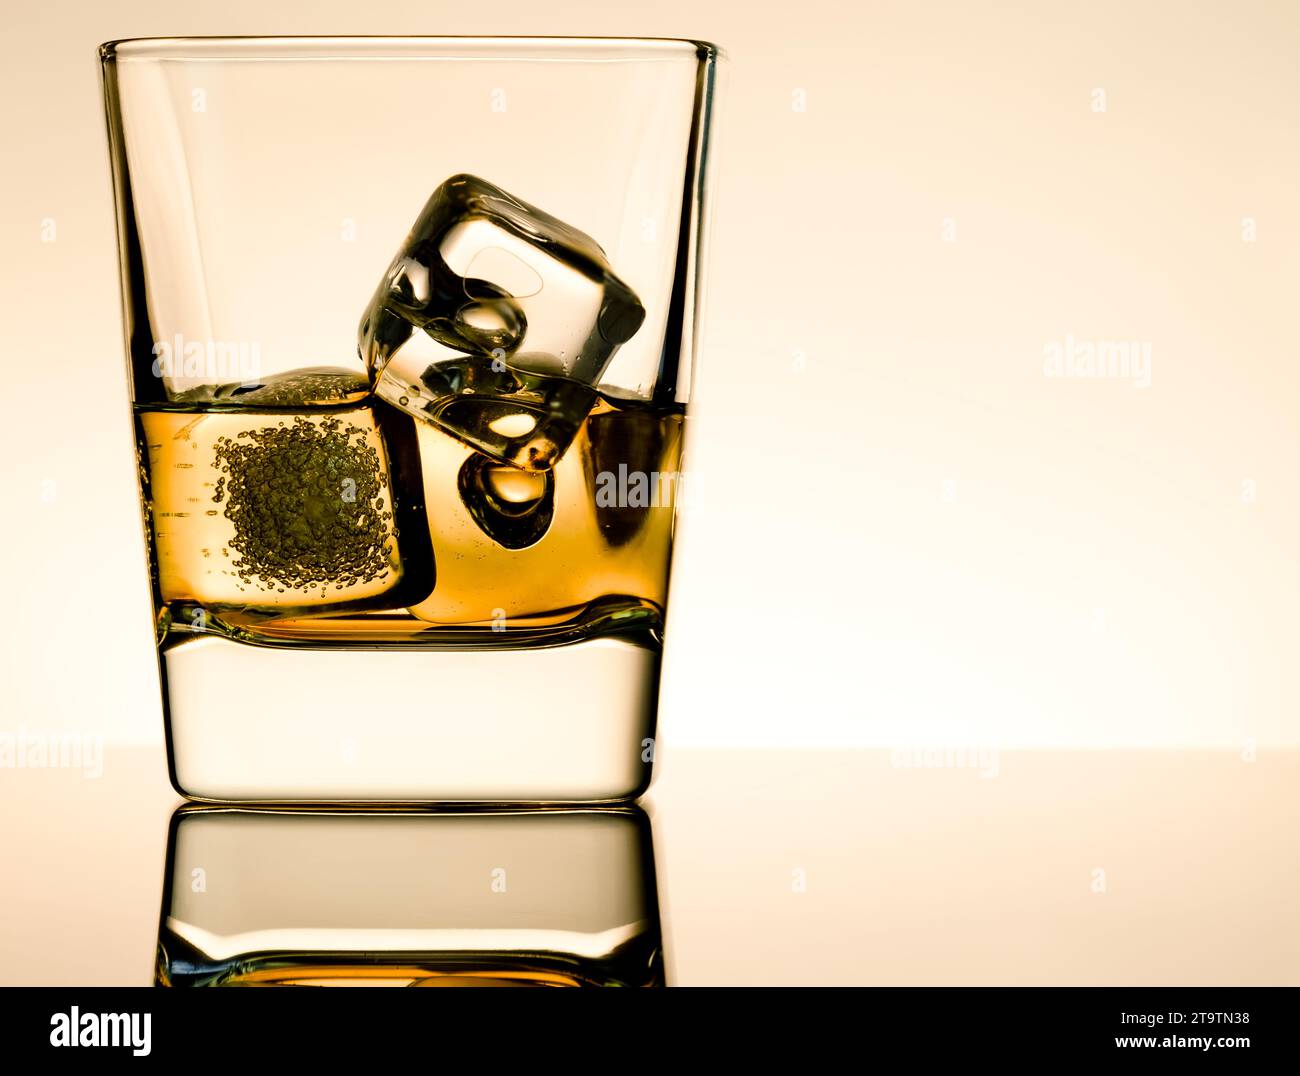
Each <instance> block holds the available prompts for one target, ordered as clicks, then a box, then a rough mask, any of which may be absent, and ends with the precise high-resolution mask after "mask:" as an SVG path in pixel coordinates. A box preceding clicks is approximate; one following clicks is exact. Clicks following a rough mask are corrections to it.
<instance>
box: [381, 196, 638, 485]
mask: <svg viewBox="0 0 1300 1076" xmlns="http://www.w3.org/2000/svg"><path fill="white" fill-rule="evenodd" d="M644 319H645V310H644V308H643V307H642V306H641V302H640V300H639V299H637V297H636V295H635V294H634V293H633V292H632V290H631V289H630V288H629V287H628V286H627V285H626V284H624V283H623V282H622V281H621V280H620V279H619V278H618V277H617V276H615V275H614V273H613V271H612V270H611V269H610V266H609V262H608V261H607V260H606V258H605V254H604V252H603V251H602V250H601V249H600V247H599V246H597V245H596V243H595V241H594V240H592V239H591V238H590V237H589V236H587V235H585V234H583V233H582V232H580V231H578V230H577V229H576V228H572V227H570V226H569V225H567V224H565V223H564V222H562V221H559V220H557V219H555V218H554V217H552V216H550V215H549V214H547V213H544V212H542V211H541V210H540V209H536V208H534V207H533V206H530V205H528V204H527V203H526V202H522V201H520V200H519V199H518V198H515V197H514V196H512V195H510V194H507V193H506V192H505V191H503V190H501V189H500V188H498V187H495V186H493V185H492V184H491V183H488V182H486V181H485V180H482V179H478V178H476V177H474V176H468V175H458V176H453V177H452V178H451V179H449V180H447V181H446V182H445V183H443V184H442V186H440V187H439V188H438V189H437V190H436V191H434V193H433V195H432V197H430V199H429V201H428V203H427V204H426V205H425V207H424V209H423V211H422V212H421V213H420V216H419V219H418V220H417V221H416V223H415V227H414V228H413V229H412V230H411V233H410V235H409V236H408V237H407V239H406V242H405V244H403V246H402V249H401V250H400V251H399V252H398V254H397V256H396V257H395V258H394V259H393V262H392V264H391V265H390V266H389V269H388V272H387V274H386V275H385V277H384V279H383V281H382V282H381V284H380V286H379V288H378V290H377V291H376V292H375V295H374V298H373V299H372V300H371V303H370V306H369V307H368V309H367V310H366V314H365V316H364V318H363V319H362V322H361V328H360V351H361V357H362V359H363V360H364V361H365V363H366V366H367V369H368V370H369V371H370V374H371V378H372V381H373V382H374V384H375V391H376V394H377V395H378V396H379V397H380V398H381V399H384V400H386V401H387V402H389V403H392V404H395V405H396V406H398V407H400V408H402V409H404V410H406V411H408V412H410V413H411V414H413V415H415V416H416V417H418V418H422V419H426V420H428V421H431V422H433V423H434V424H436V425H438V426H440V427H442V428H443V429H445V430H446V431H447V432H449V433H451V434H452V435H453V436H455V437H457V438H459V439H461V440H462V441H464V442H465V443H466V444H469V445H472V446H473V447H475V448H477V449H479V450H480V451H482V452H484V453H486V454H488V455H490V456H494V457H496V458H497V459H500V460H502V461H504V462H506V463H510V464H513V465H514V466H516V467H521V468H523V469H525V470H534V471H543V470H548V469H550V468H551V467H552V466H553V465H554V464H555V462H556V461H557V460H558V459H559V458H560V456H561V455H563V453H564V451H565V449H566V448H567V447H568V446H569V444H570V442H572V440H573V437H574V435H575V434H576V433H577V430H578V428H579V427H580V426H581V424H582V422H583V420H584V419H585V418H586V416H587V413H588V412H589V411H590V410H591V407H592V405H593V404H594V403H595V400H596V390H595V386H596V385H597V383H598V382H599V380H600V377H601V375H602V374H603V373H604V371H605V367H606V366H608V364H609V361H610V359H611V358H612V357H613V355H614V352H615V351H617V350H618V347H619V345H621V344H623V343H625V342H626V341H627V340H629V339H630V338H631V337H632V335H633V334H634V333H635V332H636V331H637V330H638V329H639V328H640V327H641V322H642V321H643V320H644ZM417 330H423V333H417ZM421 337H425V338H427V339H425V340H424V341H423V342H422V340H421ZM430 341H432V342H434V346H432V347H430V346H429V342H430Z"/></svg>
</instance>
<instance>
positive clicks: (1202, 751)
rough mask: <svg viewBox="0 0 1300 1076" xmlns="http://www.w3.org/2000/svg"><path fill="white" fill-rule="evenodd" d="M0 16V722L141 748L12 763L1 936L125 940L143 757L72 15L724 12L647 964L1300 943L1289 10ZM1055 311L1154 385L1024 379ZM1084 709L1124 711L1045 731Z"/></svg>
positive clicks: (644, 21) (136, 581)
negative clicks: (966, 762)
mask: <svg viewBox="0 0 1300 1076" xmlns="http://www.w3.org/2000/svg"><path fill="white" fill-rule="evenodd" d="M6 22H7V30H8V33H7V40H6V44H7V46H8V49H7V61H6V63H5V64H4V65H3V66H0V101H3V102H4V104H3V106H2V107H3V109H4V118H5V125H4V130H5V136H4V140H3V142H4V152H5V160H4V167H3V171H2V172H0V174H2V175H3V177H4V178H3V184H4V196H3V199H0V213H2V214H3V232H4V235H5V237H6V242H5V243H4V246H3V248H0V296H3V297H4V303H5V307H4V314H5V325H6V330H7V331H6V334H5V349H6V359H7V363H6V372H7V379H8V381H7V397H6V401H5V402H6V407H5V408H4V412H3V415H4V417H3V421H0V449H2V456H0V458H2V459H3V474H2V476H0V477H2V479H3V483H4V490H5V494H6V495H5V497H4V504H5V507H6V517H5V518H6V526H5V527H4V529H3V553H4V564H5V565H6V566H7V578H6V584H7V595H8V605H7V609H6V611H5V616H4V618H3V628H0V630H2V631H3V638H2V639H0V654H3V660H4V661H5V663H6V668H5V670H4V677H3V680H2V681H0V707H2V708H3V711H4V717H3V721H0V727H3V728H4V729H6V730H7V729H12V728H14V727H15V726H17V725H19V724H20V723H22V724H25V725H26V726H27V727H28V728H29V729H31V730H42V729H45V730H54V731H72V732H83V733H96V734H102V735H104V736H106V737H108V738H109V739H110V741H111V742H112V743H113V744H118V745H137V746H138V748H139V750H140V751H143V752H144V754H140V753H139V752H137V751H135V749H134V748H133V750H132V751H131V752H126V751H123V752H121V753H120V754H118V755H117V756H112V757H110V759H109V764H108V765H106V769H105V775H106V776H105V780H104V781H103V782H93V781H84V780H83V779H82V778H81V777H80V775H78V774H75V773H50V774H48V775H37V774H35V773H30V774H27V775H23V776H19V775H16V774H13V773H10V774H8V775H6V774H5V773H3V772H0V786H2V787H3V789H4V791H5V792H6V793H12V794H11V795H8V797H7V800H6V802H7V804H9V806H8V807H7V808H6V810H12V811H14V812H18V811H22V812H32V813H35V814H36V815H39V816H41V817H45V818H49V819H56V818H58V817H62V818H63V819H64V822H63V823H61V824H62V825H63V826H64V830H66V831H67V833H69V834H73V836H71V837H68V838H67V840H65V841H64V842H63V843H58V842H57V841H53V840H51V839H50V838H49V836H48V835H47V834H46V833H45V831H44V830H38V829H35V828H31V827H28V829H24V830H22V831H21V832H20V833H19V834H18V835H17V836H16V837H15V838H14V839H15V841H16V842H17V843H16V844H15V845H13V846H12V847H11V849H10V851H11V855H10V856H9V857H8V858H9V861H10V863H11V869H14V870H16V869H18V868H19V865H22V868H21V869H22V870H23V873H24V876H25V877H29V878H33V879H34V878H40V879H44V880H45V881H43V882H42V884H41V885H39V886H37V885H34V884H33V885H30V886H24V887H15V888H10V887H6V888H9V891H10V892H12V893H13V894H14V896H13V897H12V898H11V903H10V904H9V906H8V907H7V909H6V915H5V917H4V918H5V920H6V921H7V922H8V923H10V924H11V927H12V929H9V928H6V929H7V932H6V933H5V934H4V937H3V939H0V940H3V941H4V943H5V946H6V948H4V949H3V955H4V957H5V963H4V966H3V967H0V976H2V977H3V978H4V979H5V981H28V982H30V981H37V980H39V981H52V982H53V981H73V982H75V981H79V980H86V979H90V980H93V981H106V982H115V981H128V980H129V981H135V980H143V979H144V978H145V977H147V974H148V959H149V955H150V954H149V952H148V944H149V935H150V931H151V930H152V929H153V925H154V923H155V922H156V913H157V888H158V885H159V883H160V881H161V872H162V861H161V857H162V838H163V836H164V834H163V826H164V823H165V815H166V811H167V809H169V806H170V799H169V795H170V793H169V791H168V790H167V788H166V784H165V776H164V775H163V774H162V773H161V772H160V771H159V769H158V761H157V755H156V753H157V747H158V745H159V744H160V742H161V735H162V730H161V718H160V714H159V709H158V704H157V701H156V680H155V675H156V674H155V666H154V660H153V653H152V636H151V632H150V625H149V610H148V599H147V594H146V588H145V586H144V578H143V577H144V570H143V549H142V542H141V539H140V536H139V533H138V508H137V506H136V501H135V489H134V475H133V473H132V458H131V447H130V434H129V424H128V414H127V400H126V390H125V378H124V371H123V366H124V362H123V358H122V341H121V327H120V315H119V296H118V290H117V279H116V274H117V262H116V249H115V239H114V228H113V211H112V195H111V188H110V182H109V174H108V167H107V162H106V152H105V146H104V135H103V130H102V128H103V120H102V110H101V106H100V98H99V87H98V72H97V64H96V60H95V46H96V45H97V44H98V43H99V42H101V41H103V40H107V39H110V38H116V37H130V36H147V35H190V34H289V33H313V34H329V33H391V34H416V33H430V34H456V33H514V34H561V33H582V34H593V35H597V34H601V35H605V34H608V35H662V36H690V37H697V38H705V39H710V40H714V41H716V42H718V43H720V44H721V45H722V46H723V47H724V48H725V50H726V52H727V54H728V59H729V67H728V72H727V80H726V84H725V86H724V92H725V97H724V100H723V109H722V124H721V127H720V132H719V133H720V141H719V144H718V148H719V153H718V156H717V160H718V164H719V172H718V173H717V175H716V178H717V181H718V184H719V187H718V189H719V197H718V200H717V210H718V212H717V215H716V220H715V226H714V229H713V251H714V256H713V259H712V261H711V263H710V265H709V273H710V286H709V307H708V310H707V313H706V330H707V331H706V339H705V345H704V350H703V354H702V363H701V366H700V371H699V377H698V382H697V388H698V397H697V409H696V411H695V416H696V419H697V421H696V422H695V426H696V430H695V434H694V437H695V440H694V442H693V446H694V447H693V458H692V460H691V469H692V470H693V471H694V472H695V473H696V476H697V488H698V489H700V490H702V491H707V496H705V497H700V498H697V499H695V500H694V501H693V502H692V504H691V506H690V508H689V510H688V511H687V512H686V514H685V518H684V520H683V526H682V538H681V543H680V547H679V560H678V566H677V572H676V575H675V578H674V587H675V591H674V597H673V608H672V612H671V619H670V633H669V638H668V658H667V671H666V680H665V685H664V705H663V712H662V723H663V729H662V731H663V740H662V742H663V744H664V748H665V750H664V752H663V754H662V755H661V760H662V761H664V762H665V766H664V772H663V776H662V777H661V780H660V782H659V784H658V785H657V786H656V788H655V790H654V792H653V794H652V798H653V799H654V801H655V805H656V811H657V813H656V818H655V821H656V841H657V843H658V844H661V845H662V850H661V855H660V869H661V878H662V880H663V881H664V884H665V886H666V890H665V892H666V897H665V900H666V906H667V912H668V914H669V918H670V922H671V924H672V928H671V929H672V932H673V936H674V938H675V942H676V944H677V952H676V955H675V956H673V957H672V959H673V961H674V964H675V969H676V970H675V974H676V975H677V977H678V979H679V980H680V981H712V982H717V981H769V982H772V981H776V982H830V981H838V982H849V981H855V982H862V981H885V982H899V981H915V982H939V981H961V982H971V981H976V982H979V981H983V982H987V981H1006V982H1028V981H1033V982H1061V981H1076V982H1288V981H1289V982H1294V981H1296V970H1295V969H1296V967H1297V963H1296V957H1297V952H1298V950H1297V948H1296V945H1297V935H1296V931H1295V929H1294V907H1295V903H1296V900H1297V899H1300V866H1297V864H1296V862H1295V857H1294V856H1292V855H1291V854H1290V850H1291V848H1292V846H1293V837H1294V833H1295V822H1296V803H1297V799H1296V784H1295V757H1296V756H1295V755H1294V754H1292V753H1290V752H1291V750H1292V749H1295V748H1296V747H1297V746H1300V721H1298V720H1297V714H1298V713H1300V697H1298V696H1300V672H1297V669H1296V662H1295V652H1296V643H1297V632H1298V630H1300V629H1298V621H1297V617H1296V613H1295V610H1296V609H1297V607H1298V606H1300V601H1298V599H1300V567H1297V557H1296V551H1297V549H1300V510H1298V508H1297V492H1296V488H1297V483H1296V473H1297V465H1298V464H1300V424H1298V423H1297V421H1296V416H1297V413H1298V412H1300V377H1298V376H1297V374H1296V370H1295V364H1296V361H1297V358H1298V357H1300V356H1297V351H1298V350H1300V349H1298V348H1297V338H1296V316H1295V313H1294V311H1295V306H1296V301H1295V299H1296V281H1297V272H1298V271H1300V197H1297V191H1298V190H1300V138H1297V133H1298V131H1300V122H1298V121H1300V65H1297V63H1296V57H1297V55H1300V8H1297V7H1296V6H1295V5H1293V4H1291V3H1285V2H1277V3H1264V2H1244V3H1238V4H1234V5H1230V6H1229V5H1226V4H1210V3H1186V2H1179V3H1173V2H1167V3H1166V2H1161V3H1146V4H1140V5H1135V4H1132V3H1125V2H1089V3H1080V2H1074V3H1033V2H1023V3H1014V2H1006V3H989V4H966V3H956V2H954V3H934V2H931V3H916V4H914V3H904V2H897V3H888V2H869V3H862V4H848V3H844V2H830V0H807V2H804V3H800V4H796V5H789V4H780V5H777V4H771V5H759V4H747V3H740V2H739V0H729V2H725V3H724V2H716V3H707V2H700V0H691V2H685V0H660V2H657V3H655V4H646V5H622V6H617V7H616V6H614V5H610V4H607V3H601V2H597V0H591V2H578V0H560V2H557V3H553V4H547V5H536V4H531V3H524V2H522V0H496V2H494V3H492V4H490V5H486V6H472V5H463V4H462V5H450V4H445V5H440V4H436V3H427V2H420V3H415V2H382V0H376V2H374V3H371V4H368V5H366V6H365V7H364V9H361V8H358V7H357V5H356V4H354V3H343V2H340V0H319V2H313V3H310V4H295V5H283V6H277V7H275V8H272V7H270V6H268V5H265V4H264V3H261V2H252V0H228V2H222V3H212V4H206V3H190V4H186V5H174V4H164V3H161V2H144V0H124V2H121V3H117V4H114V5H111V7H110V6H108V5H99V4H92V3H89V2H85V3H69V2H59V0H55V2H51V3H47V4H42V5H27V6H25V7H22V8H20V9H15V10H14V11H12V12H10V13H8V14H7V18H6ZM1097 90H1102V91H1104V95H1105V105H1106V107H1105V111H1104V112H1098V111H1094V102H1096V101H1097V100H1098V98H1097V96H1096V94H1095V92H1094V91H1097ZM796 102H803V103H805V104H806V108H805V109H804V110H802V111H799V110H797V109H796V108H795V107H794V105H795V104H796ZM1247 218H1249V219H1250V220H1251V221H1253V222H1254V227H1255V230H1256V231H1255V239H1254V241H1253V242H1247V241H1244V240H1243V221H1244V220H1245V219H1247ZM47 219H50V220H53V221H54V222H55V224H56V226H57V240H56V241H55V242H43V241H42V228H43V222H45V221H46V220H47ZM954 234H955V241H949V238H950V237H951V236H953V235H954ZM1067 335H1069V336H1073V337H1074V338H1075V339H1079V340H1099V339H1107V340H1109V339H1119V340H1138V341H1146V342H1149V343H1150V344H1151V361H1152V367H1151V385H1150V387H1149V388H1144V389H1139V388H1134V387H1133V384H1132V382H1131V381H1126V380H1095V381H1082V380H1061V379H1050V378H1047V377H1045V376H1044V373H1043V360H1044V348H1045V347H1046V346H1048V345H1049V344H1051V343H1052V342H1054V341H1063V340H1065V338H1066V337H1067ZM927 744H931V745H939V746H946V747H961V746H974V745H985V746H988V747H992V748H996V749H998V750H1000V751H1002V752H1004V753H1003V755H1002V756H1001V763H1000V766H1001V777H1000V778H999V779H998V780H990V781H983V780H982V779H981V778H980V777H979V775H978V774H975V773H972V772H971V771H970V770H964V771H961V770H959V771H947V770H943V771H933V772H925V773H920V772H915V771H909V770H908V769H906V768H904V769H899V768H898V767H897V766H896V765H891V763H890V761H889V760H890V759H891V758H892V757H894V756H892V755H891V754H890V752H892V751H895V750H896V749H897V748H899V747H900V746H903V747H921V746H923V745H927ZM751 747H752V748H807V749H838V748H846V747H860V748H876V749H880V750H879V751H865V752H847V751H841V752H839V753H833V752H832V751H831V750H806V751H804V750H800V751H793V750H786V751H777V752H766V753H763V752H756V753H754V754H752V755H750V754H743V755H742V754H737V753H736V752H737V750H738V749H741V748H751ZM713 748H725V749H726V750H725V751H714V750H712V749H713ZM1101 748H1109V749H1123V750H1124V751H1125V752H1127V753H1123V754H1121V753H1114V754H1112V755H1104V754H1102V753H1100V752H1099V751H1094V750H1089V751H1086V752H1085V751H1078V753H1077V754H1074V753H1066V752H1063V751H1062V750H1061V749H1101ZM705 749H709V750H705ZM1022 749H1025V751H1022ZM1031 749H1032V752H1033V753H1030V751H1031ZM1041 749H1046V752H1044V751H1043V750H1041ZM1131 749H1143V750H1131ZM1051 752H1055V753H1051ZM674 758H675V759H677V760H678V761H677V762H674V761H673V760H674ZM140 759H145V760H150V759H151V760H152V761H146V762H140V761H139V760H140ZM1248 759H1256V760H1257V761H1256V762H1254V763H1250V762H1248V761H1246V760H1248ZM1062 760H1064V761H1062ZM1075 760H1077V764H1076V761H1075ZM858 790H862V791H863V792H864V794H865V798H860V797H859V796H858V794H857V793H858ZM105 797H114V798H117V799H118V800H120V802H121V804H122V806H121V808H120V809H119V810H118V812H117V814H116V815H114V816H113V818H114V819H115V821H114V822H113V825H112V826H111V827H110V825H109V821H108V816H107V815H105V814H104V812H105V810H106V807H105V804H106V802H107V801H106V799H105ZM128 801H129V802H128ZM61 812H62V814H61ZM96 815H100V816H101V817H103V818H104V821H102V822H95V821H94V818H95V817H96ZM1035 819H1036V820H1038V821H1039V822H1040V823H1041V825H1040V828H1038V829H1036V830H1035V829H1033V828H1032V826H1031V825H1030V820H1035ZM967 823H968V824H967ZM53 824H54V823H53V822H52V823H51V825H53ZM96 826H99V828H98V829H97V828H96ZM60 832H62V831H60ZM110 848H111V849H112V852H113V857H112V858H111V859H106V857H107V856H108V854H109V849H110ZM1099 865H1105V866H1108V867H1109V868H1110V870H1111V878H1112V882H1111V889H1110V891H1109V895H1108V896H1106V897H1105V898H1102V899H1100V900H1099V899H1095V898H1096V897H1097V896H1098V895H1097V894H1096V893H1095V891H1092V890H1090V889H1089V878H1090V872H1091V871H1092V870H1094V869H1096V868H1097V867H1098V866H1099ZM805 868H806V869H807V871H808V878H809V888H808V890H807V892H806V893H804V894H803V896H802V898H801V897H799V896H792V893H793V890H792V888H791V882H790V879H791V874H792V871H794V870H796V869H799V870H803V869H805ZM114 870H117V871H118V872H119V873H118V874H116V875H114V874H112V872H113V871H114ZM97 871H101V872H104V874H101V875H99V876H100V877H102V876H105V875H107V876H109V877H113V878H114V879H115V880H114V882H113V884H112V885H102V884H100V885H91V883H88V882H85V883H84V885H83V882H84V879H85V877H86V875H87V872H89V874H90V875H91V876H92V877H95V876H96V874H95V872H97ZM87 885H91V888H90V889H89V890H87V889H86V888H85V886H87ZM78 893H81V894H82V895H81V896H77V895H76V894H78ZM51 894H55V895H54V896H53V897H52V896H51ZM800 900H802V903H800V902H799V901H800ZM90 904H93V905H94V907H95V908H96V909H98V910H97V911H96V912H95V913H93V914H91V913H86V915H83V916H82V917H81V918H77V915H80V914H81V913H82V912H84V910H85V908H86V907H87V906H88V905H90ZM74 912H76V914H74ZM96 915H97V916H99V918H95V916H96ZM40 916H47V917H58V919H59V922H60V923H61V924H62V927H61V929H63V930H64V934H63V935H62V937H63V940H64V942H65V943H66V944H62V945H57V946H54V947H53V948H51V947H50V946H49V945H41V944H38V943H39V941H40V934H39V932H35V933H33V931H32V928H31V924H33V923H34V922H37V921H39V917H40ZM86 916H89V918H87V917H86ZM51 922H53V919H51ZM1225 924H1226V925H1225ZM756 940H757V942H756Z"/></svg>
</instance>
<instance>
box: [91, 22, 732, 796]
mask: <svg viewBox="0 0 1300 1076" xmlns="http://www.w3.org/2000/svg"><path fill="white" fill-rule="evenodd" d="M100 56H101V61H102V72H103V90H104V99H105V104H106V111H107V119H108V135H109V152H110V159H111V163H112V169H113V178H114V188H115V195H116V209H117V219H118V237H119V251H120V263H121V287H122V295H123V309H124V327H125V336H126V352H127V373H128V377H129V381H130V395H131V402H132V411H133V416H132V420H133V425H134V434H135V439H136V450H137V463H138V473H139V480H140V493H141V500H142V512H143V518H144V529H145V537H146V546H147V552H148V565H149V584H150V587H151V588H152V593H153V608H154V613H155V623H156V639H157V648H158V661H159V669H160V682H161V693H162V706H163V713H164V719H165V723H166V735H167V745H168V757H169V765H170V769H171V777H172V782H173V784H174V785H175V787H176V788H177V790H178V791H180V792H181V793H182V794H184V795H185V796H187V797H189V798H191V799H195V800H200V801H205V802H211V803H244V802H268V803H283V802H303V803H312V802H329V803H360V804H373V803H397V804H400V803H412V802H440V803H465V804H484V803H602V802H617V801H621V800H625V799H628V798H632V797H635V796H637V795H639V794H640V793H641V792H643V791H644V790H645V788H646V787H647V786H648V784H649V781H650V776H651V764H652V761H653V754H654V750H653V747H654V733H655V717H656V706H657V698H658V684H659V674H660V662H661V655H662V650H663V631H664V622H665V615H666V611H667V607H668V579H669V569H670V566H671V557H672V545H673V531H674V523H675V517H676V511H677V504H678V502H679V499H680V495H681V492H682V489H683V487H684V475H685V471H684V467H683V442H684V434H685V422H686V417H687V403H688V401H689V398H690V391H691V380H692V376H691V375H692V369H693V364H694V360H695V354H696V350H697V346H696V345H697V338H698V328H699V326H698V315H699V309H700V297H701V293H702V277H701V264H702V255H703V248H704V240H705V235H706V208H707V204H708V182H707V173H708V168H707V163H708V146H709V139H710V126H711V116H712V105H713V88H714V78H715V70H716V66H717V50H716V49H715V48H714V47H713V46H711V45H709V44H706V43H703V42H697V41H688V40H667V39H612V38H611V39H600V38H490V37H464V38H456V37H409V38H408V37H372V38H365V37H349V38H341V37H340V38H329V37H320V38H292V37H284V38H189V39H184V38H176V39H141V40H127V41H116V42H112V43H109V44H106V45H104V46H102V47H101V49H100ZM413 222H414V223H413ZM394 252H396V253H394Z"/></svg>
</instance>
